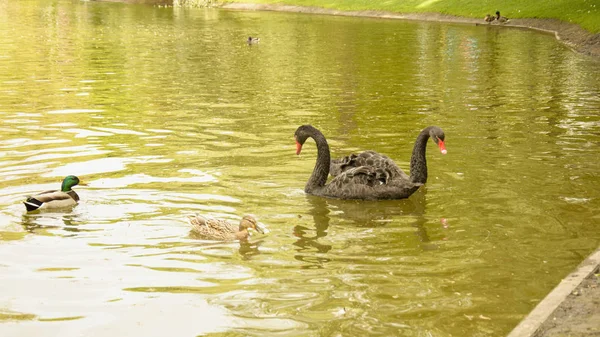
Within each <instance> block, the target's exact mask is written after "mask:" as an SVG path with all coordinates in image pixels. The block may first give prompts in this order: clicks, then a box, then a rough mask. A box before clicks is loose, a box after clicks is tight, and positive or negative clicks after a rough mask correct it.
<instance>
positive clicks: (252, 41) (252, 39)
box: [247, 36, 260, 44]
mask: <svg viewBox="0 0 600 337" xmlns="http://www.w3.org/2000/svg"><path fill="white" fill-rule="evenodd" d="M247 42H248V44H257V43H258V42H260V38H259V37H252V36H248V40H247Z"/></svg>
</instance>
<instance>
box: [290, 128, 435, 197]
mask: <svg viewBox="0 0 600 337" xmlns="http://www.w3.org/2000/svg"><path fill="white" fill-rule="evenodd" d="M309 137H310V138H312V139H314V140H315V142H316V143H317V162H316V164H315V168H314V170H313V173H312V175H311V176H310V178H309V179H308V182H307V183H306V186H305V187H304V191H305V192H306V193H308V194H313V195H318V196H323V197H329V198H338V199H363V200H378V199H404V198H408V197H409V196H410V195H411V194H413V193H414V192H415V191H416V190H417V189H419V187H420V186H421V185H423V184H425V183H426V182H427V160H426V159H425V150H426V148H427V140H428V139H429V138H430V137H431V138H432V139H433V141H434V142H435V143H436V144H437V145H438V146H439V148H440V150H441V152H442V153H444V154H445V153H446V148H445V146H444V139H445V136H444V131H442V129H440V128H439V127H437V126H429V127H426V128H425V129H423V131H421V133H420V134H419V136H418V137H417V140H416V142H415V146H414V148H413V153H412V156H411V159H410V176H408V175H407V174H405V173H404V172H402V170H400V169H399V168H398V167H397V165H396V164H395V163H393V161H391V159H389V158H387V157H385V156H383V155H380V154H378V153H376V152H374V151H366V152H363V153H361V154H360V155H354V158H352V159H350V160H348V162H349V163H350V162H352V163H360V162H361V160H362V159H360V158H365V157H366V158H367V159H366V161H365V164H364V165H360V166H351V167H350V166H349V167H345V168H344V170H341V169H340V172H338V174H337V175H336V176H335V177H334V178H333V179H332V180H331V181H330V182H329V184H325V183H326V181H327V176H328V175H329V170H330V165H331V157H330V154H329V145H328V144H327V140H326V139H325V136H324V135H323V133H321V131H319V130H318V129H316V128H315V127H313V126H311V125H302V126H300V127H299V128H298V129H296V132H295V134H294V138H295V139H296V154H300V151H302V146H303V145H304V142H306V139H308V138H309ZM363 154H366V155H365V157H361V155H363ZM350 157H352V156H350ZM369 157H374V158H377V159H378V160H375V161H373V163H375V162H378V163H379V165H380V166H373V165H369V161H368V158H369ZM347 158H348V157H347ZM383 158H385V159H386V160H383ZM342 160H344V159H342ZM390 163H391V164H393V166H392V165H391V164H390Z"/></svg>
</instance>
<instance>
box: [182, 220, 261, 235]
mask: <svg viewBox="0 0 600 337" xmlns="http://www.w3.org/2000/svg"><path fill="white" fill-rule="evenodd" d="M188 223H189V224H190V225H191V226H192V233H194V234H196V235H198V236H199V237H201V238H202V239H206V240H219V241H233V240H240V241H245V240H248V237H249V236H250V232H249V229H254V230H255V231H257V232H259V233H261V234H265V233H266V232H267V231H266V229H265V228H264V227H263V226H261V225H260V224H259V223H258V221H256V218H254V217H253V216H252V215H246V216H244V217H243V218H242V220H241V221H240V224H239V226H235V225H234V224H231V223H230V222H229V221H227V220H222V219H215V218H211V217H206V216H203V215H193V216H189V217H188Z"/></svg>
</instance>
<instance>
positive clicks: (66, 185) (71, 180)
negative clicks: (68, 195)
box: [60, 176, 79, 192]
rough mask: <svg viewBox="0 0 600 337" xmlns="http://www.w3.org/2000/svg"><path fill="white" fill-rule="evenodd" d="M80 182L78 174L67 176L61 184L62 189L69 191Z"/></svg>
mask: <svg viewBox="0 0 600 337" xmlns="http://www.w3.org/2000/svg"><path fill="white" fill-rule="evenodd" d="M78 184H79V178H77V177H76V176H67V177H66V178H65V179H64V180H63V182H62V185H61V186H60V190H61V191H63V192H69V191H70V190H71V188H73V186H75V185H78Z"/></svg>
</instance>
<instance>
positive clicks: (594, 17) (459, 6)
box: [225, 0, 600, 33]
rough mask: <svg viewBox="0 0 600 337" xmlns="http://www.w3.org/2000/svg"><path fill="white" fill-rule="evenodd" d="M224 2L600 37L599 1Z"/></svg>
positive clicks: (253, 0) (346, 0)
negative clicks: (561, 29) (459, 20)
mask: <svg viewBox="0 0 600 337" xmlns="http://www.w3.org/2000/svg"><path fill="white" fill-rule="evenodd" d="M225 2H239V3H257V4H286V5H297V6H311V7H322V8H329V9H339V10H349V11H364V10H382V11H389V12H398V13H442V14H448V15H456V16H463V17H470V18H483V17H484V16H485V14H488V13H489V14H493V13H494V12H496V10H499V11H500V12H501V13H502V15H503V16H507V17H509V18H515V19H516V18H538V19H558V20H561V21H565V22H569V23H574V24H578V25H580V26H581V27H583V28H584V29H586V30H588V31H589V32H591V33H600V0H552V1H548V0H527V1H523V0H389V1H386V0H239V1H238V0H226V1H225Z"/></svg>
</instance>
